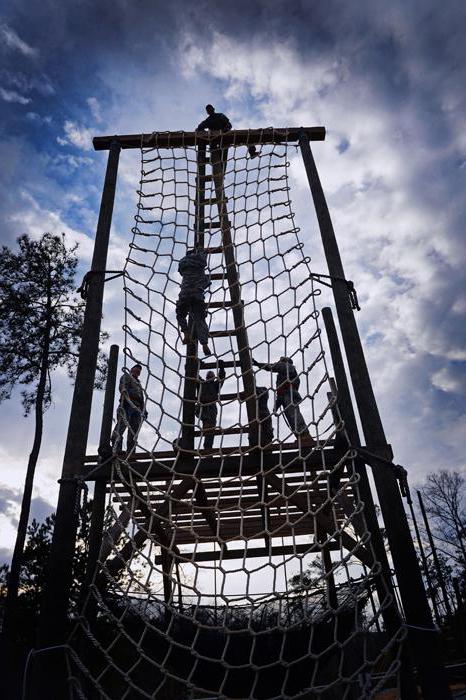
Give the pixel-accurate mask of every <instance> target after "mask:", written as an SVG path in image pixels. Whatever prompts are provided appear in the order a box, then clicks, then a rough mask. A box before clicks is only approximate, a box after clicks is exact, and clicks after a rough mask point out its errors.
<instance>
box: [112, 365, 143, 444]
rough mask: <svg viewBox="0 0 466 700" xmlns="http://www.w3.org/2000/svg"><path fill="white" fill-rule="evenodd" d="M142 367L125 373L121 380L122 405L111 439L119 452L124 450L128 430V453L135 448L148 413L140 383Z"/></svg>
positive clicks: (133, 368) (136, 366) (137, 366)
mask: <svg viewBox="0 0 466 700" xmlns="http://www.w3.org/2000/svg"><path fill="white" fill-rule="evenodd" d="M141 370H142V366H141V365H139V364H136V365H134V366H133V367H131V369H130V371H129V372H128V371H127V370H124V371H123V376H122V377H121V379H120V387H119V389H120V394H121V398H120V405H119V406H118V410H117V422H116V425H115V428H114V430H113V433H112V437H111V444H112V447H113V449H114V450H115V451H116V452H118V451H119V450H121V448H122V442H123V435H124V433H125V431H126V428H128V437H127V441H126V442H127V445H126V446H127V451H128V452H131V450H132V449H133V448H134V445H135V442H136V438H137V435H138V433H139V430H140V428H141V425H142V423H143V421H144V420H145V418H147V411H146V410H145V408H144V404H145V392H144V389H143V388H142V386H141V382H140V381H139V377H140V374H141Z"/></svg>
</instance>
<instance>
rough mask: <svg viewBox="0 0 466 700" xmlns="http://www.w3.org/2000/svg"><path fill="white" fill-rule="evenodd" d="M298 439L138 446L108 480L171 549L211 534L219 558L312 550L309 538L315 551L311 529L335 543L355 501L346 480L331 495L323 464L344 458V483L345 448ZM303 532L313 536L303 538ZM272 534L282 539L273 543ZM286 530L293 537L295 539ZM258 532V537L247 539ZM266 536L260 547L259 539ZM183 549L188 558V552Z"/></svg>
mask: <svg viewBox="0 0 466 700" xmlns="http://www.w3.org/2000/svg"><path fill="white" fill-rule="evenodd" d="M297 447H298V446H297V444H296V443H289V444H280V443H276V444H274V445H272V446H271V447H270V448H267V449H265V450H257V449H256V450H249V449H248V448H239V447H231V448H224V449H223V450H222V451H221V453H220V451H219V450H214V449H213V450H202V451H201V453H200V454H197V455H192V454H184V453H174V452H172V451H166V452H159V453H154V454H150V453H140V454H137V455H136V456H135V457H134V458H132V459H131V460H130V461H129V462H128V464H125V463H124V462H120V469H121V476H122V481H120V482H117V483H115V482H114V481H113V483H112V485H110V484H109V485H108V487H107V488H108V490H111V492H112V494H113V495H112V502H113V503H114V507H115V508H116V510H117V511H118V509H119V508H121V509H122V510H123V509H125V508H127V509H128V510H129V511H130V512H131V519H132V521H133V522H136V523H137V524H138V525H139V526H141V528H142V529H143V530H146V529H147V528H153V526H154V522H156V523H158V525H157V527H161V528H163V530H164V531H165V532H166V537H167V538H168V540H169V541H170V549H173V548H178V547H179V546H181V545H191V546H194V545H196V546H197V545H200V544H203V543H204V544H206V543H209V542H210V543H212V542H216V543H217V546H220V545H222V543H226V548H225V550H224V555H225V556H224V558H241V557H243V556H265V555H267V553H270V554H272V552H273V555H274V556H275V555H277V556H278V555H283V554H285V553H286V552H288V553H290V552H292V551H294V550H293V547H300V548H302V547H304V550H305V551H312V549H313V542H314V543H315V551H320V546H319V544H318V542H317V539H316V537H317V538H318V539H319V541H322V537H324V539H326V537H327V536H326V535H325V533H326V532H327V534H328V533H333V534H334V536H333V538H332V539H331V542H330V543H329V547H330V548H337V549H339V548H340V547H341V546H342V543H341V541H340V537H339V534H338V532H339V530H340V528H341V526H342V524H343V522H344V521H346V520H347V517H348V514H351V513H352V512H354V509H355V504H354V496H353V490H352V487H351V486H348V488H347V489H344V496H342V497H341V499H340V498H339V499H337V500H335V499H334V498H332V499H331V498H330V492H329V469H331V467H330V465H337V464H342V469H341V471H340V477H341V480H340V486H342V487H343V486H344V485H345V484H348V475H347V473H346V470H345V468H344V466H343V463H342V460H343V459H344V456H345V454H346V453H345V452H344V451H342V450H337V449H335V447H334V446H333V445H332V444H329V445H328V446H327V447H325V448H318V449H317V448H315V449H312V448H309V447H308V448H306V449H305V451H304V452H303V451H301V452H300V451H299V450H297ZM95 460H96V457H95V456H90V457H87V458H86V464H87V466H88V467H92V466H95V463H96V462H95ZM324 467H325V468H324ZM109 469H110V465H107V466H105V467H104V468H103V474H101V476H103V475H104V474H105V475H106V476H107V478H108V476H109ZM114 478H115V475H113V479H114ZM304 536H315V537H314V539H313V540H309V539H308V540H307V544H305V543H303V537H304ZM277 538H279V540H278V542H280V546H273V542H274V540H275V542H276V543H277ZM282 538H283V541H282ZM286 538H292V542H293V544H292V545H290V542H289V541H286ZM256 540H261V541H262V543H257V544H256V545H255V546H253V547H250V543H251V544H252V543H253V541H256ZM246 541H247V543H248V544H247V549H248V550H249V551H248V552H246V553H244V547H243V550H241V549H239V550H238V549H235V548H233V549H232V550H231V551H230V550H229V549H228V545H229V544H231V543H233V542H241V543H243V544H245V542H246ZM285 541H286V542H285ZM264 542H265V543H266V546H265V547H263V546H258V545H259V544H263V543H264ZM354 544H356V541H355V540H352V539H351V538H350V539H349V540H347V541H346V546H347V547H352V546H354ZM362 549H363V548H362ZM190 551H192V550H190ZM226 551H229V554H226ZM186 556H187V557H188V559H189V558H190V557H191V554H189V553H188V554H186ZM219 556H220V555H219V554H218V552H217V553H215V551H214V547H212V550H211V551H210V552H206V551H202V550H201V551H197V549H196V547H195V551H194V553H193V555H192V557H193V560H196V561H197V560H199V561H203V560H204V561H206V560H207V561H210V560H212V559H215V558H217V559H218V558H219ZM222 556H223V555H222ZM198 557H199V558H198Z"/></svg>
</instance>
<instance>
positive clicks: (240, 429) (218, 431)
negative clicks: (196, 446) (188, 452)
mask: <svg viewBox="0 0 466 700" xmlns="http://www.w3.org/2000/svg"><path fill="white" fill-rule="evenodd" d="M247 432H249V426H246V425H238V426H236V427H234V428H213V430H209V431H207V430H195V431H194V437H200V436H201V435H205V434H206V433H209V435H240V434H241V433H247Z"/></svg>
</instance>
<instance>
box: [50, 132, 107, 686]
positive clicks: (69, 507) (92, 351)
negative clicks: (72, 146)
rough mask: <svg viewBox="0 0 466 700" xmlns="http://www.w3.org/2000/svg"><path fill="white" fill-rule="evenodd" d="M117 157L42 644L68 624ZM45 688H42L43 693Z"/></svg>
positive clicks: (61, 637)
mask: <svg viewBox="0 0 466 700" xmlns="http://www.w3.org/2000/svg"><path fill="white" fill-rule="evenodd" d="M119 156H120V146H119V144H114V145H112V146H111V148H110V151H109V155H108V164H107V171H106V174H105V182H104V188H103V192H102V200H101V205H100V213H99V220H98V224H97V232H96V237H95V244H94V255H93V258H92V267H91V271H92V272H93V273H94V274H92V275H91V277H90V282H89V292H88V297H87V302H86V310H85V313H84V323H83V332H82V340H81V347H80V351H79V361H78V368H77V371H76V382H75V385H74V393H73V401H72V406H71V414H70V422H69V426H68V435H67V440H66V447H65V454H64V458H63V469H62V478H61V482H60V492H59V496H58V505H57V514H56V520H55V528H54V533H53V540H52V548H51V552H50V559H49V567H48V575H47V583H46V586H45V591H44V596H43V602H42V610H41V618H40V627H39V646H40V647H41V648H44V647H50V646H53V645H59V644H63V643H64V641H65V637H66V632H67V627H68V603H69V594H70V587H71V579H72V566H73V555H74V550H75V541H76V531H77V526H78V515H77V510H76V503H77V501H78V498H79V493H80V486H79V483H78V481H77V477H80V476H81V475H82V473H83V463H84V458H85V455H86V445H87V436H88V431H89V420H90V414H91V403H92V394H93V391H94V380H95V371H96V364H97V354H98V350H99V338H100V327H101V321H102V305H103V295H104V278H105V275H104V270H105V267H106V263H107V251H108V243H109V237H110V227H111V222H112V214H113V204H114V200H115V189H116V180H117V172H118V161H119ZM43 678H44V680H45V681H46V682H51V681H52V679H51V678H47V677H45V674H44V676H43ZM57 680H58V679H57ZM45 690H46V689H45V688H44V689H43V691H44V693H45ZM52 696H53V697H63V696H64V691H63V687H61V688H60V689H58V688H56V687H54V688H53V690H52V689H50V693H49V695H48V697H52Z"/></svg>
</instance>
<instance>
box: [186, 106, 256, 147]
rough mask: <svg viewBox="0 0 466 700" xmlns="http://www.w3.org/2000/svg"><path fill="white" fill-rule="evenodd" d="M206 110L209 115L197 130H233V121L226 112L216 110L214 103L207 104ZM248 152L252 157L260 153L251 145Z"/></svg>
mask: <svg viewBox="0 0 466 700" xmlns="http://www.w3.org/2000/svg"><path fill="white" fill-rule="evenodd" d="M205 110H206V112H207V114H208V115H209V116H208V117H207V119H204V121H202V122H201V123H200V124H198V125H197V129H196V131H204V130H205V129H208V130H209V131H223V132H225V131H231V128H232V126H231V122H230V120H229V119H228V117H227V116H226V115H225V114H222V112H216V111H215V107H213V106H212V105H206V108H205ZM248 152H249V156H250V157H251V158H257V156H258V155H259V153H258V152H257V149H256V147H255V146H249V147H248ZM222 160H223V159H222Z"/></svg>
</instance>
